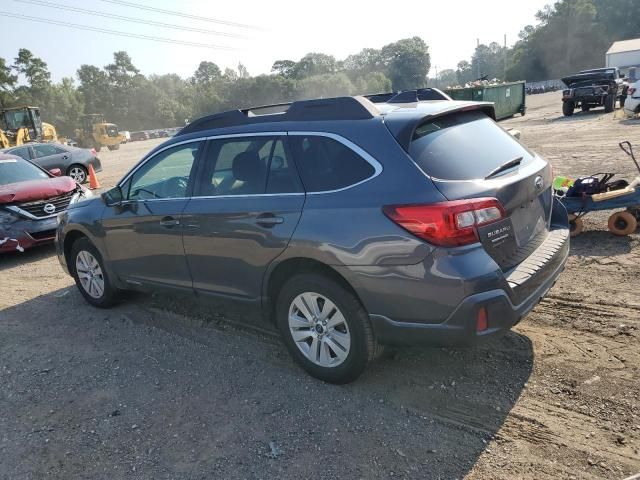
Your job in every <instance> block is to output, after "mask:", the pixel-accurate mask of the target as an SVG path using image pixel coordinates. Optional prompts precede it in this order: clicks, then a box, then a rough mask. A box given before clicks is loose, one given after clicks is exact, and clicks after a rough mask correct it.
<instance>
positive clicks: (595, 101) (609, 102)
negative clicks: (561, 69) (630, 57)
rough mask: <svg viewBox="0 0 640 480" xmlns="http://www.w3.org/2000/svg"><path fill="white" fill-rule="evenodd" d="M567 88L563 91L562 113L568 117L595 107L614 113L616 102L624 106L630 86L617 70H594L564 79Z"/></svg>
mask: <svg viewBox="0 0 640 480" xmlns="http://www.w3.org/2000/svg"><path fill="white" fill-rule="evenodd" d="M562 82H563V83H564V84H565V85H566V86H567V88H566V89H564V90H563V91H562V113H563V114H564V115H565V116H566V117H570V116H571V115H573V111H574V110H575V109H576V108H578V107H580V108H581V109H582V111H583V112H588V111H589V110H590V109H591V108H593V107H604V111H605V112H606V113H609V112H613V110H614V109H615V106H616V100H619V101H620V106H621V107H623V106H624V101H625V100H626V98H627V88H628V85H627V84H626V83H625V81H624V75H623V74H622V73H620V71H619V70H618V69H617V68H594V69H592V70H583V71H581V72H579V73H576V74H575V75H570V76H568V77H564V78H563V79H562Z"/></svg>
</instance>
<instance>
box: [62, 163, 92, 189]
mask: <svg viewBox="0 0 640 480" xmlns="http://www.w3.org/2000/svg"><path fill="white" fill-rule="evenodd" d="M67 176H69V177H71V178H73V179H74V180H75V181H76V183H80V184H82V183H87V180H88V179H89V172H88V171H87V168H86V167H85V166H84V165H79V164H77V163H75V164H73V165H71V166H70V167H69V168H67Z"/></svg>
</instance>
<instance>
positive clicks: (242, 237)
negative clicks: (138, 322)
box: [183, 133, 305, 302]
mask: <svg viewBox="0 0 640 480" xmlns="http://www.w3.org/2000/svg"><path fill="white" fill-rule="evenodd" d="M286 142H287V137H286V134H285V133H269V134H264V135H261V134H257V135H256V134H251V135H246V136H237V137H232V138H220V139H212V140H210V141H209V143H208V145H207V150H206V154H205V156H204V157H203V159H202V161H201V163H200V165H201V169H200V172H199V174H198V176H199V179H200V181H199V182H198V184H197V186H196V190H195V191H194V195H193V198H192V200H191V201H190V202H189V204H188V205H187V208H186V209H185V211H184V214H183V218H184V247H185V253H186V255H187V262H188V265H189V269H190V271H191V274H192V277H193V284H194V288H195V289H196V290H198V291H200V292H204V293H209V294H214V295H220V296H224V297H233V298H238V299H243V300H248V301H256V302H257V301H258V300H259V298H260V296H261V288H262V279H263V275H264V273H265V270H266V268H267V266H268V265H269V264H270V263H271V261H272V260H273V259H275V258H276V257H277V256H278V255H279V254H280V253H282V251H283V250H284V249H285V248H286V247H287V244H288V243H289V240H290V238H291V236H292V234H293V231H294V230H295V228H296V225H297V224H298V220H299V218H300V214H301V212H302V207H303V205H304V200H305V194H304V190H303V188H302V184H301V182H300V179H299V177H298V173H297V171H296V169H295V165H294V164H293V161H292V160H291V156H290V155H289V154H288V148H287V145H286Z"/></svg>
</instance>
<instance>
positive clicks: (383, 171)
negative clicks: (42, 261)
mask: <svg viewBox="0 0 640 480" xmlns="http://www.w3.org/2000/svg"><path fill="white" fill-rule="evenodd" d="M400 95H403V97H404V96H405V95H404V94H400ZM413 97H414V98H415V92H414V94H413ZM269 108H271V111H270V112H269V113H262V112H264V110H268V109H267V108H266V107H262V108H260V107H258V108H255V109H248V110H246V111H239V110H235V111H230V112H225V113H219V114H216V115H212V116H209V117H204V118H201V119H199V120H196V121H194V122H192V123H191V124H189V125H188V126H186V127H185V128H184V129H183V130H182V131H181V132H180V133H179V134H178V135H176V136H175V137H174V138H172V139H171V140H167V141H166V142H165V143H163V144H162V145H159V146H158V147H156V148H155V149H153V150H152V151H151V152H149V153H148V154H147V155H146V156H145V157H144V158H143V159H142V160H141V161H140V162H139V163H137V165H136V166H135V167H133V169H132V170H131V171H129V172H128V173H127V174H126V175H125V176H124V178H123V179H122V180H120V182H118V184H117V186H116V187H114V188H113V189H111V190H109V191H108V192H105V193H104V194H103V195H102V196H101V197H96V198H94V199H91V200H88V201H87V202H83V204H84V205H83V207H82V208H75V207H72V208H70V209H69V210H68V211H67V212H65V213H64V214H63V215H62V216H61V217H60V224H59V226H58V232H57V236H56V242H57V253H58V256H59V259H60V263H61V265H62V266H63V268H64V269H66V270H67V271H68V272H69V273H70V274H71V275H72V276H73V278H74V280H75V282H76V285H77V287H78V289H79V291H80V293H81V294H82V295H83V296H84V298H85V299H86V300H87V302H88V303H90V304H91V305H94V306H97V307H102V308H106V307H109V306H111V305H113V304H114V302H115V301H116V299H117V298H118V296H119V293H121V291H122V290H123V289H142V290H149V291H155V290H156V289H161V288H163V287H164V288H169V289H172V288H173V289H175V290H176V291H182V292H191V293H192V294H197V295H200V294H202V295H207V296H214V297H217V298H218V299H219V300H220V306H221V308H222V307H224V305H225V304H226V305H229V302H231V303H233V301H236V302H240V303H241V304H242V305H244V306H245V307H246V308H253V309H255V310H254V311H255V312H256V313H257V314H260V313H261V314H262V316H263V318H264V319H265V320H267V321H273V322H274V323H275V325H276V326H277V327H278V329H279V331H280V334H281V336H282V339H283V341H284V343H285V345H286V347H287V348H288V350H289V352H290V353H291V355H292V356H293V358H294V359H295V360H296V361H297V362H298V363H299V364H300V365H301V366H302V367H303V368H304V369H305V370H306V371H307V372H309V373H310V374H311V375H313V376H316V377H318V378H320V379H322V380H325V381H328V382H334V383H345V382H349V381H352V380H354V379H355V378H357V377H358V375H360V374H361V373H362V372H363V370H364V369H365V368H366V366H367V364H368V363H369V362H370V361H371V360H372V359H373V358H375V356H376V352H377V351H378V344H382V345H384V344H387V345H408V344H420V343H426V344H429V343H431V344H439V345H443V344H444V345H447V344H450V345H456V344H469V343H474V342H477V341H482V340H483V339H487V338H489V337H492V336H495V335H498V334H502V333H505V332H507V331H508V330H509V329H510V328H511V327H512V326H513V325H515V324H516V323H517V322H518V321H519V320H520V319H521V318H522V317H524V316H525V315H526V314H527V313H528V312H529V311H530V310H531V309H532V308H533V307H534V306H535V305H536V304H537V303H538V302H539V301H540V300H541V298H542V297H544V296H545V294H546V293H547V291H548V290H549V289H550V288H551V286H552V285H553V284H554V283H555V282H556V280H557V279H558V276H559V275H560V272H561V271H562V270H563V268H564V265H565V262H566V260H567V256H568V253H569V228H568V218H567V212H566V210H565V209H564V207H563V206H562V205H561V204H560V203H559V201H558V200H557V199H556V198H555V197H554V195H553V189H552V174H551V165H549V163H548V162H547V161H546V160H544V159H543V158H541V157H540V156H538V155H537V154H536V153H534V152H532V151H530V150H528V149H527V148H525V147H524V146H523V145H522V144H520V143H519V142H518V141H516V140H515V139H514V138H513V137H512V136H511V135H509V134H508V133H507V132H505V131H504V129H502V128H501V127H500V126H499V125H497V124H496V123H495V121H494V119H495V115H496V114H495V107H494V105H493V104H492V103H486V102H462V101H457V102H456V101H450V100H443V101H414V102H412V103H386V102H383V103H378V104H374V103H372V102H370V101H369V100H367V99H365V98H364V97H341V98H331V99H320V100H306V101H299V102H293V103H292V104H289V105H279V106H273V107H269ZM213 125H214V126H215V128H212V126H213ZM236 305H237V304H236ZM232 308H235V307H232ZM232 311H233V310H232ZM236 311H237V310H236Z"/></svg>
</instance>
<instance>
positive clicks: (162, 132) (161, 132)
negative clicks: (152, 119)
mask: <svg viewBox="0 0 640 480" xmlns="http://www.w3.org/2000/svg"><path fill="white" fill-rule="evenodd" d="M168 136H169V132H167V131H166V130H158V137H160V138H167V137H168Z"/></svg>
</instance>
